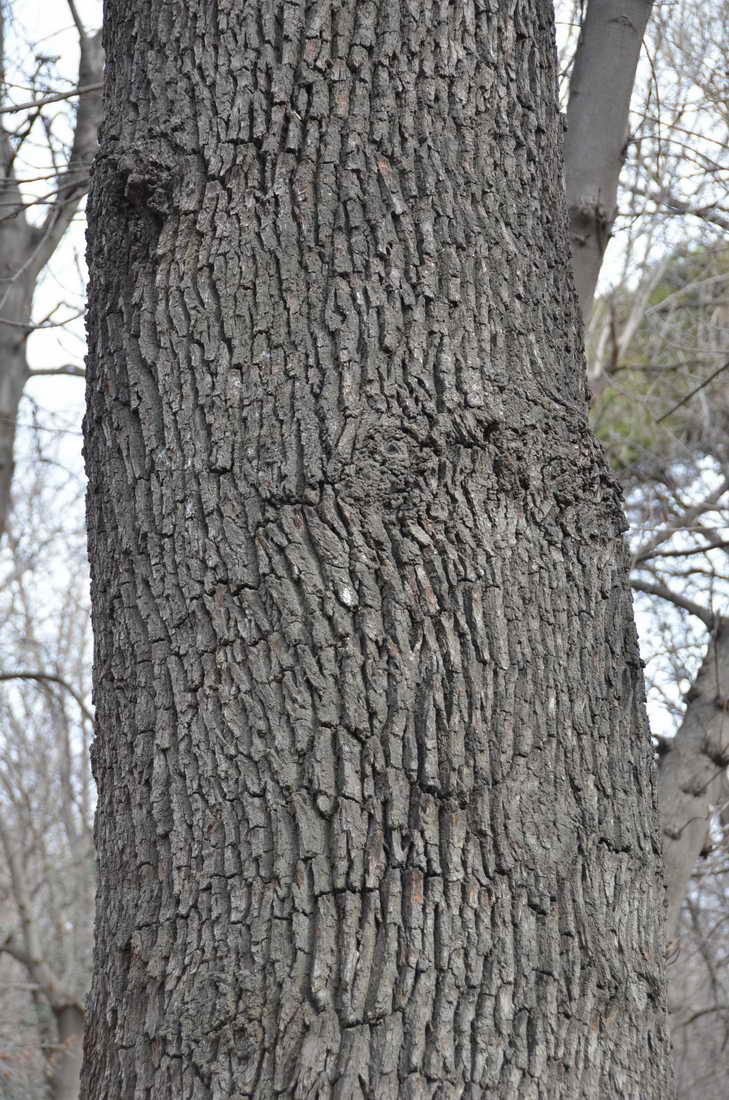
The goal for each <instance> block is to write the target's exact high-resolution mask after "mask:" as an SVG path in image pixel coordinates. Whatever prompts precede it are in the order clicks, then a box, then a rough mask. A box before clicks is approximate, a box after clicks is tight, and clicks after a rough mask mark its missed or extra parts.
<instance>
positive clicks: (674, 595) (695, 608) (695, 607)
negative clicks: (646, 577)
mask: <svg viewBox="0 0 729 1100" xmlns="http://www.w3.org/2000/svg"><path fill="white" fill-rule="evenodd" d="M630 587H631V588H632V589H633V590H634V591H635V592H642V593H643V595H644V596H658V597H659V598H660V599H662V600H667V601H668V602H669V603H672V604H673V605H674V607H680V608H681V610H682V611H688V613H689V615H695V616H696V618H697V619H701V621H702V623H703V624H704V626H705V627H706V629H707V630H713V628H714V624H715V622H716V615H714V613H713V611H709V609H708V608H706V607H702V606H701V604H698V603H694V601H693V600H690V599H688V597H687V596H681V595H679V593H678V592H673V591H672V590H671V589H670V588H668V587H667V586H666V585H665V584H651V583H649V582H648V581H641V580H631V582H630Z"/></svg>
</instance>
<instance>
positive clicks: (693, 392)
mask: <svg viewBox="0 0 729 1100" xmlns="http://www.w3.org/2000/svg"><path fill="white" fill-rule="evenodd" d="M727 368H729V359H727V361H726V363H722V365H721V366H720V367H717V368H716V370H715V371H713V372H712V373H711V374H710V375H709V377H708V378H705V379H704V380H703V382H699V384H698V386H695V387H694V389H692V390H691V392H690V393H687V394H686V396H685V397H682V398H681V400H680V401H678V402H677V403H676V404H675V405H673V406H672V407H671V408H670V409H669V410H668V412H665V413H664V414H663V416H659V417H658V419H657V420H656V424H660V423H661V422H662V421H663V420H666V419H667V418H668V417H669V416H670V415H671V413H675V412H676V410H677V409H680V408H681V406H682V405H685V404H686V402H687V401H690V400H691V398H692V397H695V396H696V394H697V393H699V392H700V391H701V390H703V389H704V388H705V387H706V386H708V385H709V383H710V382H713V381H714V379H715V378H716V377H717V376H718V375H720V374H721V372H722V371H725V370H727Z"/></svg>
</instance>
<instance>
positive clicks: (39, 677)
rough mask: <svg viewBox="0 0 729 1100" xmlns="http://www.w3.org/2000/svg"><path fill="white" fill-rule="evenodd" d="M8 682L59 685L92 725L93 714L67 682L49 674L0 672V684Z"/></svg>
mask: <svg viewBox="0 0 729 1100" xmlns="http://www.w3.org/2000/svg"><path fill="white" fill-rule="evenodd" d="M8 680H35V681H37V682H38V683H40V684H43V683H51V684H59V685H60V686H61V687H62V688H65V690H66V691H67V692H68V694H69V695H70V696H71V698H72V699H74V701H75V702H76V703H77V705H78V708H79V710H80V711H81V713H82V714H83V716H84V718H85V719H86V720H87V721H88V722H90V723H91V724H92V725H93V724H94V716H93V714H92V713H91V711H90V710H89V708H88V707H87V706H86V704H85V703H84V701H83V699H82V698H81V696H80V695H79V693H78V692H77V691H76V689H75V688H74V687H72V686H71V684H69V682H68V680H64V679H63V677H61V676H54V675H52V674H51V673H49V672H0V682H6V681H8Z"/></svg>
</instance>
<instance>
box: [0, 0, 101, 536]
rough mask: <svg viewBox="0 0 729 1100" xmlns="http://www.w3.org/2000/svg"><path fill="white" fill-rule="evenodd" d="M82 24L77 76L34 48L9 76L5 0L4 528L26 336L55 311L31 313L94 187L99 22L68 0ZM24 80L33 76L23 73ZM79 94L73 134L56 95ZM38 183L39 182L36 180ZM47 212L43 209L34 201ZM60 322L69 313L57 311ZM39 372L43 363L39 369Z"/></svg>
mask: <svg viewBox="0 0 729 1100" xmlns="http://www.w3.org/2000/svg"><path fill="white" fill-rule="evenodd" d="M66 2H67V4H68V9H69V13H70V15H71V17H72V18H73V21H74V23H75V24H76V27H77V29H78V42H79V57H80V60H79V69H78V84H77V86H76V87H74V88H69V89H67V90H63V91H60V92H59V90H58V88H59V84H58V82H57V80H56V79H55V77H54V71H53V62H54V59H53V58H52V57H50V56H48V55H45V54H42V53H37V54H36V56H35V60H34V67H32V68H28V69H27V70H26V72H25V74H24V75H23V78H22V79H23V83H22V84H20V85H19V84H18V83H17V81H14V80H13V79H11V78H10V76H9V73H8V69H9V57H8V55H7V53H6V42H7V39H8V34H7V30H8V20H9V12H10V9H9V6H8V5H7V4H6V3H5V0H3V3H2V4H0V537H1V536H2V534H3V533H4V531H5V528H6V525H7V517H8V510H9V507H10V492H11V487H12V477H13V468H14V458H13V452H14V446H15V434H16V422H17V413H18V405H19V403H20V398H21V396H22V393H23V390H24V388H25V385H26V383H27V381H28V379H29V378H30V377H31V375H32V374H33V373H34V372H33V371H32V370H31V368H30V366H29V364H28V358H27V341H28V338H29V336H30V335H31V333H32V332H33V331H35V330H36V329H37V328H38V327H39V326H41V327H42V326H43V325H47V324H57V323H59V318H58V317H57V316H54V317H53V318H51V317H47V318H45V319H43V320H41V321H37V320H35V321H34V319H33V316H32V314H33V299H34V295H35V291H36V287H37V283H38V279H39V277H40V275H41V273H42V272H43V270H44V268H45V267H46V265H47V264H48V262H49V260H50V259H51V257H52V256H53V254H54V252H55V251H56V249H57V247H58V245H59V244H60V242H61V239H62V238H63V235H64V233H65V231H66V229H67V228H68V226H69V225H70V223H71V221H72V219H73V217H74V215H75V213H76V211H77V210H78V208H79V203H80V201H81V199H82V198H83V196H84V195H85V193H86V190H87V187H88V170H89V165H90V163H91V159H92V157H93V155H94V152H95V150H96V141H97V137H96V135H97V128H98V123H99V119H100V112H101V93H100V90H99V89H100V87H101V83H100V82H101V75H102V69H103V53H102V49H101V37H100V32H99V33H97V34H89V33H88V32H87V31H86V30H85V29H84V27H83V24H82V23H81V19H80V17H79V14H78V11H77V8H76V4H75V3H74V0H66ZM26 82H27V83H26ZM71 99H72V100H73V102H74V104H75V120H74V124H73V129H72V132H71V133H72V136H71V141H70V144H69V143H68V142H67V140H66V138H65V131H66V128H67V126H66V113H65V112H64V113H63V115H62V117H61V120H60V125H59V118H58V102H59V101H66V100H71ZM41 137H42V140H43V142H44V144H45V147H44V151H43V160H44V162H47V163H48V167H47V168H46V167H45V164H44V167H43V168H42V169H41V170H40V174H39V171H38V169H37V168H31V167H30V165H31V164H32V163H33V156H31V158H30V162H29V161H28V160H27V158H26V155H25V154H26V147H27V146H28V145H29V144H30V145H35V143H36V142H37V141H38V140H39V139H41ZM38 184H40V185H41V189H40V190H39V188H38V186H37V185H38ZM41 210H43V211H44V213H43V214H42V216H41V217H40V218H39V217H37V216H36V214H37V212H38V211H41ZM60 323H63V322H62V321H60ZM54 372H55V373H79V371H78V368H76V367H75V366H73V365H67V364H63V365H59V364H54V365H53V366H52V367H49V368H43V369H42V373H44V374H47V373H54ZM36 373H37V371H36Z"/></svg>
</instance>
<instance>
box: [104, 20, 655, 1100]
mask: <svg viewBox="0 0 729 1100" xmlns="http://www.w3.org/2000/svg"><path fill="white" fill-rule="evenodd" d="M105 48H106V50H107V57H108V59H109V62H110V64H109V68H108V76H107V88H106V103H107V111H108V114H107V119H106V122H105V125H104V129H103V140H102V147H101V151H100V156H99V158H98V160H97V167H96V172H95V177H94V183H93V195H92V201H91V212H90V223H91V242H90V253H89V259H90V269H91V301H90V320H89V327H90V344H89V347H90V351H89V390H88V393H89V410H88V415H87V419H86V455H87V465H88V472H89V478H90V488H89V530H90V556H91V563H92V574H93V582H92V584H93V592H92V595H93V604H94V623H95V633H96V656H95V684H96V705H97V715H98V738H97V742H96V747H95V768H96V776H97V781H98V785H99V806H98V816H97V842H98V850H99V863H100V866H99V873H100V879H99V897H98V914H97V940H96V964H95V978H94V984H93V990H92V995H91V1000H90V1006H89V1013H88V1016H87V1021H88V1022H87V1033H86V1061H85V1069H84V1084H83V1085H82V1095H83V1096H84V1097H86V1098H87V1100H92V1098H93V1100H101V1098H102V1097H103V1098H104V1100H107V1098H108V1100H116V1098H132V1097H140V1098H141V1097H149V1096H153V1097H154V1098H155V1100H167V1098H170V1100H172V1098H174V1100H178V1098H179V1097H186V1098H190V1100H193V1098H195V1100H197V1098H199V1100H203V1098H210V1097H213V1098H222V1097H236V1098H240V1097H246V1096H248V1097H255V1098H256V1100H269V1098H273V1097H274V1096H279V1097H280V1096H284V1097H292V1098H293V1097H301V1098H303V1097H312V1098H313V1097H317V1098H321V1100H324V1098H329V1097H331V1098H339V1100H345V1098H346V1100H350V1098H356V1097H362V1098H364V1097H368V1098H369V1097H375V1096H376V1097H383V1098H396V1097H398V1098H400V1097H401V1098H411V1100H416V1098H425V1097H433V1098H435V1097H438V1098H445V1097H452V1098H455V1097H472V1098H476V1097H490V1096H499V1097H504V1098H511V1097H513V1098H516V1097H520V1098H521V1097H533V1098H535V1100H536V1098H545V1100H546V1098H549V1100H555V1098H561V1097H575V1098H576V1097H631V1098H638V1097H640V1098H641V1100H650V1098H655V1100H657V1098H659V1097H660V1098H661V1100H663V1098H665V1097H666V1096H667V1095H668V1073H669V1069H668V1047H667V1040H666V1033H665V1026H664V990H663V966H662V947H661V939H660V923H661V915H662V909H663V905H662V898H663V894H662V887H661V882H660V875H659V862H660V861H659V848H658V843H657V828H656V823H655V799H654V789H653V776H652V752H651V746H650V741H649V738H648V733H647V727H646V722H645V716H644V702H643V689H642V672H641V666H640V661H639V658H638V651H637V645H636V638H635V631H634V627H633V623H632V613H631V605H630V595H629V593H628V590H627V588H626V565H625V559H624V553H623V547H622V537H621V532H622V530H623V528H624V521H623V516H622V512H621V507H620V500H619V494H618V491H617V489H616V487H615V485H614V484H613V482H612V481H611V480H610V478H609V476H608V474H607V471H606V467H605V461H604V457H603V455H602V452H601V451H600V450H599V448H598V447H597V445H596V444H595V442H594V440H593V437H592V435H591V433H590V429H589V427H588V424H587V421H586V416H585V413H586V408H585V393H584V381H583V379H584V366H583V362H582V357H581V351H580V344H579V337H578V328H579V323H578V316H577V305H576V299H575V296H574V292H573V289H572V284H571V280H570V276H569V273H568V272H569V264H568V262H567V256H568V245H567V233H566V211H565V202H564V196H563V194H562V190H561V188H562V161H561V154H560V145H561V131H560V121H559V112H558V106H557V100H556V81H555V51H554V47H553V28H552V26H551V4H548V3H545V2H542V0H521V2H517V3H516V4H509V5H507V4H496V3H490V4H488V5H474V4H473V3H471V2H468V0H466V2H463V3H462V2H459V3H446V2H440V3H429V2H426V0H422V2H419V0H401V2H400V3H397V2H395V3H393V0H358V2H357V3H355V2H354V0H342V2H340V3H338V4H331V3H329V2H327V0H322V2H321V3H317V4H313V3H304V2H298V0H297V2H290V3H283V2H281V0H258V2H251V3H246V4H243V3H240V2H236V0H218V3H217V4H210V3H209V2H208V0H184V2H183V0H168V2H167V3H165V4H164V5H161V6H157V5H150V4H148V3H147V2H146V0H145V2H143V0H124V3H121V0H109V2H108V3H107V28H106V37H105Z"/></svg>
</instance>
